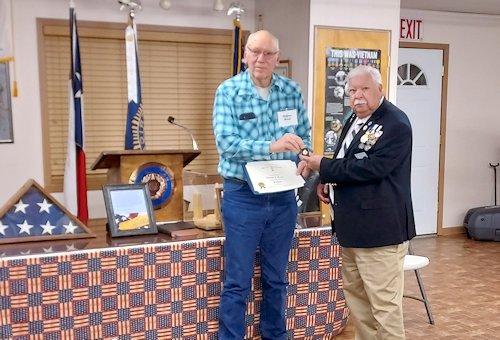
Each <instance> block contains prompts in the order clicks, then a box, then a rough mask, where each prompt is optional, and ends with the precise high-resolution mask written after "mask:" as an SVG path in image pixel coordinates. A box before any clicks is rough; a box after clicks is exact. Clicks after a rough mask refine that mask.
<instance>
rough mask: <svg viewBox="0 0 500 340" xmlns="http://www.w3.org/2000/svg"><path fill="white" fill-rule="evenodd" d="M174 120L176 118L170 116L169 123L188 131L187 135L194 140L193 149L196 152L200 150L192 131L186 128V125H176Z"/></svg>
mask: <svg viewBox="0 0 500 340" xmlns="http://www.w3.org/2000/svg"><path fill="white" fill-rule="evenodd" d="M174 120H175V118H174V117H172V116H169V117H168V122H169V123H170V124H174V125H177V126H180V127H181V128H183V129H184V130H186V131H187V133H189V135H190V136H191V139H192V140H193V149H194V150H198V144H196V141H195V140H194V136H193V134H192V133H191V131H190V130H189V129H188V128H187V127H185V126H184V125H182V124H179V123H176V122H175V121H174Z"/></svg>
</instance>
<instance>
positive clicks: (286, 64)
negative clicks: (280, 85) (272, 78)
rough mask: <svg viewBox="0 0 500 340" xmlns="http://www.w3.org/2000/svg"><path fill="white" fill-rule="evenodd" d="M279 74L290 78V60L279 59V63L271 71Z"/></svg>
mask: <svg viewBox="0 0 500 340" xmlns="http://www.w3.org/2000/svg"><path fill="white" fill-rule="evenodd" d="M273 72H274V73H276V74H279V75H280V76H283V77H286V78H289V79H292V61H291V60H280V63H279V65H278V66H276V68H275V69H274V71H273Z"/></svg>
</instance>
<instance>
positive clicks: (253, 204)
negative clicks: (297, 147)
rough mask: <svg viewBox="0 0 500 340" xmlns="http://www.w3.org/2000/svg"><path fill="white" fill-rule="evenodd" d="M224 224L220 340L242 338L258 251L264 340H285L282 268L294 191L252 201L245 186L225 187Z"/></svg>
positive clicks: (294, 216) (293, 213)
mask: <svg viewBox="0 0 500 340" xmlns="http://www.w3.org/2000/svg"><path fill="white" fill-rule="evenodd" d="M222 219H223V222H224V231H225V234H226V241H225V243H224V254H225V258H226V259H225V261H226V262H225V271H226V280H225V282H224V287H223V289H222V293H221V297H220V306H219V340H229V339H237V340H241V339H243V338H244V337H245V328H246V324H245V311H246V298H247V295H248V293H249V292H250V288H251V280H252V276H253V269H254V258H255V252H256V250H257V246H259V247H260V265H261V269H262V271H261V273H262V298H263V301H262V305H261V310H260V332H261V335H262V339H263V340H266V339H269V340H270V339H272V340H285V339H286V319H285V308H286V286H287V285H288V281H287V279H286V268H287V264H288V255H289V252H290V247H291V244H292V238H293V233H294V230H295V223H296V221H297V203H296V201H295V194H294V192H293V191H287V192H283V193H276V194H265V195H254V194H253V193H252V191H251V190H250V187H249V186H248V184H247V183H245V182H240V181H235V180H225V181H224V193H223V198H222Z"/></svg>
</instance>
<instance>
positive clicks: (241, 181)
mask: <svg viewBox="0 0 500 340" xmlns="http://www.w3.org/2000/svg"><path fill="white" fill-rule="evenodd" d="M224 179H225V180H228V181H235V182H238V183H245V184H246V183H247V181H244V180H242V179H239V178H236V177H231V178H226V177H224Z"/></svg>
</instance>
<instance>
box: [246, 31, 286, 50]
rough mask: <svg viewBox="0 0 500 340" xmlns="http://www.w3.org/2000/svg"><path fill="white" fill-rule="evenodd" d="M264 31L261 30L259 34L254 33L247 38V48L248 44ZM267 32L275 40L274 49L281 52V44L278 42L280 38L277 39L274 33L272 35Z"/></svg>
mask: <svg viewBox="0 0 500 340" xmlns="http://www.w3.org/2000/svg"><path fill="white" fill-rule="evenodd" d="M263 31H264V30H261V31H257V32H254V33H252V34H250V35H249V36H248V38H247V44H246V45H247V46H248V42H249V41H251V40H252V38H253V36H254V35H255V34H257V33H259V32H263ZM264 32H266V33H267V34H269V35H270V36H271V38H272V40H273V44H274V47H276V51H279V50H280V42H279V40H278V38H276V37H275V36H274V35H273V34H272V33H270V32H269V31H264Z"/></svg>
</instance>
